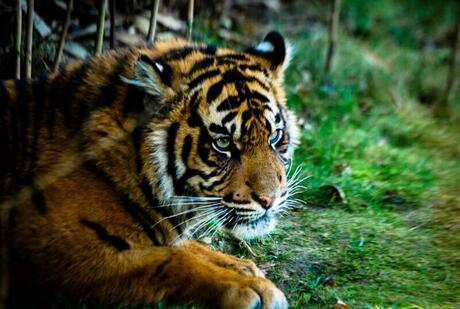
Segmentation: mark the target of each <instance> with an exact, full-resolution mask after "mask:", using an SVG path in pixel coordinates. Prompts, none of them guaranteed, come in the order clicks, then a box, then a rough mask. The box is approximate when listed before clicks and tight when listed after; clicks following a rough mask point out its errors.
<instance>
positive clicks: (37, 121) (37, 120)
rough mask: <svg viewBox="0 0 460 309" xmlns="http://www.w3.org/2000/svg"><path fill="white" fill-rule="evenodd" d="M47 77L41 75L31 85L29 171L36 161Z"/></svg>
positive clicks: (33, 167)
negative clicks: (31, 112) (31, 109)
mask: <svg viewBox="0 0 460 309" xmlns="http://www.w3.org/2000/svg"><path fill="white" fill-rule="evenodd" d="M47 82H48V78H47V77H43V78H41V79H39V80H37V81H35V82H34V83H33V85H32V91H33V98H34V102H35V105H34V112H33V130H32V133H33V137H32V145H31V146H30V165H29V172H30V173H33V170H34V169H35V163H36V161H37V157H38V155H37V152H38V140H39V138H40V127H41V123H42V120H43V116H44V113H45V97H46V95H47V94H46V89H47Z"/></svg>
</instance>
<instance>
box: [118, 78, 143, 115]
mask: <svg viewBox="0 0 460 309" xmlns="http://www.w3.org/2000/svg"><path fill="white" fill-rule="evenodd" d="M127 87H128V89H127V91H126V96H125V99H124V102H123V113H124V114H125V115H127V114H129V113H135V114H142V113H143V112H144V110H145V108H144V107H145V105H144V99H145V92H144V91H142V90H140V89H139V88H138V87H135V86H133V85H127Z"/></svg>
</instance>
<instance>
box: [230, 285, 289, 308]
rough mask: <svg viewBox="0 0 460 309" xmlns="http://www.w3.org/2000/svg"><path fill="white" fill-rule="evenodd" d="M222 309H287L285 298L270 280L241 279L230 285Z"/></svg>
mask: <svg viewBox="0 0 460 309" xmlns="http://www.w3.org/2000/svg"><path fill="white" fill-rule="evenodd" d="M221 307H222V309H287V308H288V302H287V300H286V296H284V294H283V292H281V291H280V290H279V289H278V288H277V287H276V286H275V285H274V284H273V283H272V282H271V281H270V280H267V279H265V278H257V277H253V278H242V280H239V281H235V282H232V283H230V286H229V289H228V291H227V292H226V293H225V294H224V296H223V299H222V305H221Z"/></svg>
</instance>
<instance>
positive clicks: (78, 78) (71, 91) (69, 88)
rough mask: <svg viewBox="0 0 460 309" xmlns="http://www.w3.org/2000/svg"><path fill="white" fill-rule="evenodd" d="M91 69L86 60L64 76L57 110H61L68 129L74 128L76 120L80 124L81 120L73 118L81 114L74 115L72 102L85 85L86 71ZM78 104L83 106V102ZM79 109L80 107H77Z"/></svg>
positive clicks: (89, 63) (89, 62)
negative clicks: (64, 81) (61, 94)
mask: <svg viewBox="0 0 460 309" xmlns="http://www.w3.org/2000/svg"><path fill="white" fill-rule="evenodd" d="M90 68H91V61H89V60H87V61H85V62H83V64H81V66H80V67H79V68H77V69H75V70H73V71H72V72H69V73H67V74H66V75H65V78H66V83H65V86H64V93H63V94H64V96H66V98H64V99H63V100H62V101H61V102H60V103H61V104H60V105H59V109H60V110H62V113H63V115H64V123H65V125H66V126H67V127H69V128H72V129H73V128H75V127H76V123H75V120H77V122H78V123H81V120H82V119H76V117H75V116H79V114H80V113H81V112H79V113H78V114H77V115H75V113H74V112H73V111H74V109H75V108H74V107H75V105H74V103H75V102H74V100H75V96H76V95H77V93H78V90H79V88H80V87H81V86H83V85H84V84H85V78H86V75H87V73H88V70H89V69H90ZM78 103H79V104H83V103H84V102H78ZM79 108H81V106H79Z"/></svg>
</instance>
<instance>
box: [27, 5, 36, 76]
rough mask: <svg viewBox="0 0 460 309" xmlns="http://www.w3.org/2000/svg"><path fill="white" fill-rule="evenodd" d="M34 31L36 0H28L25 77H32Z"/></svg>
mask: <svg viewBox="0 0 460 309" xmlns="http://www.w3.org/2000/svg"><path fill="white" fill-rule="evenodd" d="M33 33H34V0H27V33H26V68H25V77H26V78H31V77H32V41H33Z"/></svg>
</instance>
